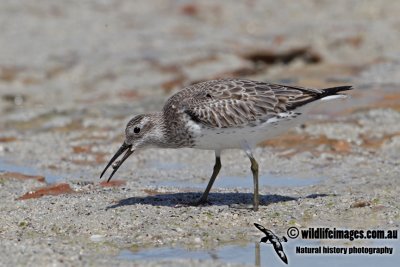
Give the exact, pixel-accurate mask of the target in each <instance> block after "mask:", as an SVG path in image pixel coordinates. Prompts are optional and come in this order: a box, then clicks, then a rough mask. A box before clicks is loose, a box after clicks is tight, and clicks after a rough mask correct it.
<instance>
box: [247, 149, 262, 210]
mask: <svg viewBox="0 0 400 267" xmlns="http://www.w3.org/2000/svg"><path fill="white" fill-rule="evenodd" d="M249 158H250V162H251V167H250V169H251V172H252V173H253V184H254V193H253V209H254V211H257V210H258V204H259V202H260V201H259V197H258V163H257V161H256V160H255V158H254V157H253V155H251V156H249Z"/></svg>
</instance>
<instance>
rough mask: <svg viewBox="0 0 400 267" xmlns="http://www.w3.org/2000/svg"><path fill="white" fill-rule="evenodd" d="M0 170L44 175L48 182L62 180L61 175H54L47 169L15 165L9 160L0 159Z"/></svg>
mask: <svg viewBox="0 0 400 267" xmlns="http://www.w3.org/2000/svg"><path fill="white" fill-rule="evenodd" d="M1 172H15V173H20V174H24V175H27V176H29V175H33V176H44V177H45V182H46V183H48V184H52V183H56V182H59V181H61V180H62V177H60V176H57V175H54V174H53V173H51V172H48V171H41V170H38V169H36V168H32V167H27V166H22V165H17V164H13V163H9V162H5V161H3V160H0V173H1Z"/></svg>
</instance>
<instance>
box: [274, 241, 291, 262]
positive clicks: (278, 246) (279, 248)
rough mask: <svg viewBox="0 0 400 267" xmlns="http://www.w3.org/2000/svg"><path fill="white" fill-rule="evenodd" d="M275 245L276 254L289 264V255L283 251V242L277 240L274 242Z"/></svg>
mask: <svg viewBox="0 0 400 267" xmlns="http://www.w3.org/2000/svg"><path fill="white" fill-rule="evenodd" d="M273 245H274V249H275V252H276V254H278V256H279V258H280V259H281V260H282V261H283V262H284V263H286V264H287V263H288V259H287V257H286V254H285V252H283V247H282V244H281V243H280V242H276V243H273Z"/></svg>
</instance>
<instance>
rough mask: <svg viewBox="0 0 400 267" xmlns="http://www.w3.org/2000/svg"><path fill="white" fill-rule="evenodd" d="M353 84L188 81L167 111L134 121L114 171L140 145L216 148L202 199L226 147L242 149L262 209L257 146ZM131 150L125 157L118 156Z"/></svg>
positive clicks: (215, 173)
mask: <svg viewBox="0 0 400 267" xmlns="http://www.w3.org/2000/svg"><path fill="white" fill-rule="evenodd" d="M350 89H351V87H350V86H342V87H335V88H328V89H310V88H303V87H296V86H287V85H279V84H271V83H266V82H257V81H250V80H242V79H225V80H213V81H208V82H202V83H198V84H194V85H191V86H188V87H186V88H184V89H182V90H181V91H179V92H177V93H176V94H174V95H173V96H172V97H170V98H169V99H168V101H167V102H166V103H165V105H164V108H163V110H162V112H156V113H151V114H142V115H138V116H136V117H134V118H133V119H132V120H130V121H129V123H128V125H127V127H126V129H125V136H126V139H125V141H124V143H123V144H122V146H121V147H120V149H119V150H118V151H117V153H116V154H115V155H114V156H113V157H112V159H111V160H110V162H109V163H108V164H107V166H106V168H105V169H104V170H103V172H102V174H101V176H100V178H101V177H102V176H103V174H104V173H105V172H106V170H107V168H108V167H109V166H111V165H112V163H113V162H114V161H115V163H114V164H113V168H114V170H113V172H112V173H111V175H110V177H109V179H108V180H110V179H111V177H112V176H113V175H114V173H115V172H116V171H117V170H118V168H119V167H120V166H121V165H122V163H123V162H124V161H125V160H126V159H127V158H128V157H129V156H130V155H131V154H132V153H134V152H135V151H136V150H138V149H143V148H148V147H161V148H181V147H192V148H199V149H212V150H214V151H215V157H216V160H215V166H214V171H213V174H212V176H211V179H210V182H209V183H208V185H207V188H206V190H205V192H204V193H203V195H202V197H201V199H200V201H199V202H198V203H204V202H206V201H207V196H208V193H209V191H210V190H211V187H212V185H213V183H214V180H215V179H216V177H217V175H218V173H219V170H220V168H221V160H220V154H221V151H222V150H223V149H227V148H242V149H244V151H245V152H246V154H247V156H248V157H249V158H250V162H251V171H252V173H253V182H254V198H253V207H254V210H257V209H258V203H259V200H258V163H257V161H256V160H255V159H254V157H253V154H252V152H251V149H252V148H253V147H254V146H255V145H257V144H258V143H260V142H262V141H263V140H266V139H268V138H271V137H274V136H276V135H278V134H280V133H282V132H284V131H286V130H287V129H288V128H290V127H291V126H292V125H293V122H294V121H297V122H298V121H299V120H298V117H300V116H301V115H302V114H303V113H304V110H303V109H302V107H303V106H307V104H308V103H310V102H314V101H316V100H318V99H321V100H328V99H335V98H340V97H341V96H340V95H339V96H337V95H336V94H337V93H338V92H340V91H345V90H350ZM124 152H125V155H124V156H123V157H122V159H121V160H120V161H116V160H117V158H118V157H119V156H120V155H121V154H122V153H124Z"/></svg>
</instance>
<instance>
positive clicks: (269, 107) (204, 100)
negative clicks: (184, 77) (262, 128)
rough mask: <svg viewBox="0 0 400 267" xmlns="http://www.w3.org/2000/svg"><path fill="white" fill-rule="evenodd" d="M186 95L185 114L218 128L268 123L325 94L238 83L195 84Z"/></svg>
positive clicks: (245, 82)
mask: <svg viewBox="0 0 400 267" xmlns="http://www.w3.org/2000/svg"><path fill="white" fill-rule="evenodd" d="M184 90H185V89H184ZM186 92H187V95H186V98H185V99H184V100H183V103H182V105H183V106H184V109H185V113H187V114H188V115H189V116H190V117H191V119H192V120H194V121H196V122H197V123H201V124H203V125H206V126H209V127H218V128H228V127H241V126H245V125H248V124H251V123H252V122H256V121H266V120H268V119H269V118H272V117H275V116H277V114H279V113H282V112H286V111H287V110H290V109H293V108H295V107H297V106H300V105H302V104H305V103H308V102H310V101H312V100H314V99H317V98H319V95H321V94H322V91H320V90H317V89H306V88H302V87H293V86H284V85H278V84H270V83H265V82H256V81H249V80H236V79H229V80H214V81H209V82H204V83H199V84H195V85H192V86H190V87H188V88H186ZM188 92H190V93H188ZM183 93H184V92H183Z"/></svg>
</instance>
